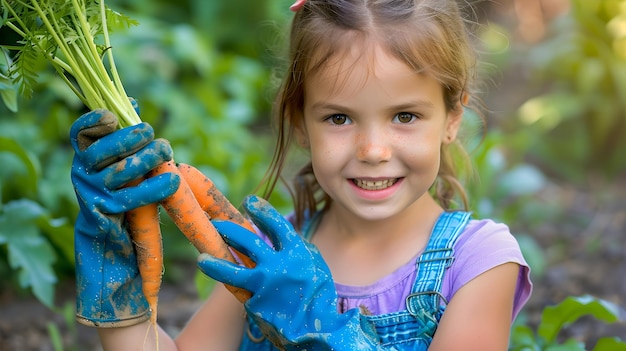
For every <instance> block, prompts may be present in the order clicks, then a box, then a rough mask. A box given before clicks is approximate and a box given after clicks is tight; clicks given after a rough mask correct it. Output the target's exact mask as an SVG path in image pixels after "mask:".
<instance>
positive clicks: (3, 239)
mask: <svg viewBox="0 0 626 351" xmlns="http://www.w3.org/2000/svg"><path fill="white" fill-rule="evenodd" d="M53 221H54V220H52V219H51V218H49V216H48V215H47V214H46V212H45V210H44V209H43V208H42V207H41V206H39V205H38V204H37V203H35V202H32V201H29V200H15V201H11V202H9V203H6V204H4V205H3V207H2V211H1V212H0V244H1V245H6V246H7V251H8V261H9V265H10V266H11V268H13V269H14V270H15V271H16V272H17V274H18V279H19V284H20V287H22V288H28V287H32V290H33V293H34V294H35V296H36V297H37V298H38V299H39V301H41V302H42V303H44V304H45V305H46V306H48V307H51V306H52V305H53V297H54V293H53V289H54V283H56V275H55V274H54V272H53V268H52V264H53V262H54V260H55V258H56V257H55V254H54V250H53V249H52V246H51V245H50V243H49V242H48V241H47V240H46V239H45V237H44V236H43V235H42V233H41V231H42V227H43V226H49V227H54V224H53V223H52V222H53Z"/></svg>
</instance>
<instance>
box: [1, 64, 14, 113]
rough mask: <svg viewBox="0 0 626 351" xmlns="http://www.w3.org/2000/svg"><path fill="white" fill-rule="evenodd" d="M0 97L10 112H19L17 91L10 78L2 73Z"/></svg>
mask: <svg viewBox="0 0 626 351" xmlns="http://www.w3.org/2000/svg"><path fill="white" fill-rule="evenodd" d="M0 96H1V97H2V102H3V103H4V106H6V107H7V109H9V111H11V112H17V90H16V89H15V87H13V84H12V83H11V80H10V79H9V77H7V76H5V75H4V74H2V73H0Z"/></svg>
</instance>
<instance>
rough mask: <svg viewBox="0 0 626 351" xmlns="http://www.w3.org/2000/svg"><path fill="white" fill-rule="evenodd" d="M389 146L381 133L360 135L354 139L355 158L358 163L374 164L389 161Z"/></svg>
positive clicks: (372, 132)
mask: <svg viewBox="0 0 626 351" xmlns="http://www.w3.org/2000/svg"><path fill="white" fill-rule="evenodd" d="M391 150H392V147H391V144H390V143H389V142H388V140H387V137H386V136H385V133H384V132H382V131H370V132H367V133H360V134H359V135H357V138H356V157H357V159H358V160H359V161H361V162H365V163H371V164H376V163H379V162H386V161H389V160H390V159H391Z"/></svg>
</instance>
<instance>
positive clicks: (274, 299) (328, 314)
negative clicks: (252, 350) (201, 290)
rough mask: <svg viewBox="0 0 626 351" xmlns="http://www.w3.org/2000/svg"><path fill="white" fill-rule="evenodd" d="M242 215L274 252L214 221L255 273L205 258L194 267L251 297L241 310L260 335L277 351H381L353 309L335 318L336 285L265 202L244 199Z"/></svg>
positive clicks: (241, 231)
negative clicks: (251, 321)
mask: <svg viewBox="0 0 626 351" xmlns="http://www.w3.org/2000/svg"><path fill="white" fill-rule="evenodd" d="M244 209H245V211H246V213H247V214H248V215H249V216H250V219H251V220H252V222H254V223H255V224H256V225H257V226H258V227H259V229H260V230H261V231H262V232H263V233H265V234H266V235H267V236H268V237H269V239H270V241H271V242H272V245H273V246H274V247H273V248H272V247H271V246H270V245H267V244H266V243H265V241H263V240H262V239H261V238H259V236H258V235H257V234H255V233H253V232H250V231H248V230H246V229H244V228H243V227H240V226H239V225H237V224H234V223H232V222H229V221H214V224H215V227H216V228H217V230H218V231H219V232H220V234H221V235H222V237H223V238H224V240H225V241H226V242H227V243H228V244H229V245H231V246H232V247H233V248H235V249H237V250H239V251H241V252H242V253H244V254H245V255H247V256H248V257H250V258H251V259H252V260H253V261H255V262H256V267H254V268H246V267H242V266H239V265H235V264H232V263H230V262H227V261H223V260H219V259H216V258H215V257H212V256H210V255H206V254H202V255H200V256H199V262H198V265H199V267H200V269H201V270H202V271H203V272H204V273H205V274H206V275H208V276H210V277H211V278H213V279H216V280H219V281H221V282H223V283H225V284H229V285H233V286H237V287H240V288H244V289H246V290H248V291H250V292H252V297H251V298H250V299H249V300H248V301H247V302H246V303H245V304H244V307H245V309H246V312H247V313H248V315H249V316H250V317H251V318H252V319H253V320H254V321H255V322H256V323H257V325H258V326H259V328H260V329H261V330H262V332H263V334H264V335H265V336H266V337H267V338H268V339H269V340H270V341H271V342H272V343H273V344H274V345H275V346H276V347H277V348H279V349H281V350H382V347H381V346H380V345H379V343H378V337H377V335H376V331H375V330H374V327H373V325H371V324H370V323H369V322H368V321H367V320H366V319H365V318H364V317H363V316H362V315H361V314H360V312H359V311H358V309H352V310H349V311H347V312H346V313H343V314H341V313H339V312H338V310H337V292H336V290H335V285H334V282H333V279H332V276H331V273H330V270H329V268H328V266H327V265H326V263H325V262H324V259H323V258H322V256H321V255H320V253H319V251H318V250H317V248H316V247H314V246H313V245H311V244H309V243H307V242H305V241H304V240H303V239H302V238H301V237H300V235H299V234H297V233H296V231H295V230H294V229H293V227H292V226H291V224H290V223H289V222H288V221H287V220H286V219H285V218H284V217H283V216H282V215H280V214H279V213H278V212H277V211H276V210H275V209H274V208H273V207H272V206H271V205H269V204H268V203H267V202H266V201H265V200H263V199H260V198H257V197H255V196H251V197H248V198H246V199H245V201H244Z"/></svg>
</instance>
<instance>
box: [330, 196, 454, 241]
mask: <svg viewBox="0 0 626 351" xmlns="http://www.w3.org/2000/svg"><path fill="white" fill-rule="evenodd" d="M441 212H443V209H442V208H441V206H440V205H439V204H438V203H437V202H436V201H435V200H434V199H433V198H432V197H431V196H429V195H425V196H423V197H422V198H420V199H419V200H418V201H416V202H415V203H413V205H411V206H410V207H408V208H406V209H405V210H404V211H402V212H400V213H398V214H396V215H394V216H392V217H389V218H385V219H382V220H370V219H368V218H363V217H360V216H357V215H355V214H353V213H351V212H350V211H348V210H346V209H345V208H342V207H341V206H339V205H337V204H332V205H331V206H330V208H329V209H328V210H327V211H326V213H324V215H323V218H322V220H321V222H322V223H321V225H320V226H322V225H323V228H325V229H324V230H329V231H332V232H333V234H332V236H333V237H334V238H335V240H341V239H343V240H349V241H350V240H357V241H358V240H366V241H368V240H377V238H384V239H385V241H389V240H393V238H394V236H395V235H401V234H402V233H406V232H411V233H412V236H415V235H420V234H421V233H420V232H421V231H422V230H423V229H425V228H428V229H427V230H426V233H425V234H426V235H429V234H430V228H432V225H434V222H435V221H436V219H437V218H438V217H439V215H440V214H441ZM318 229H320V228H318Z"/></svg>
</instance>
